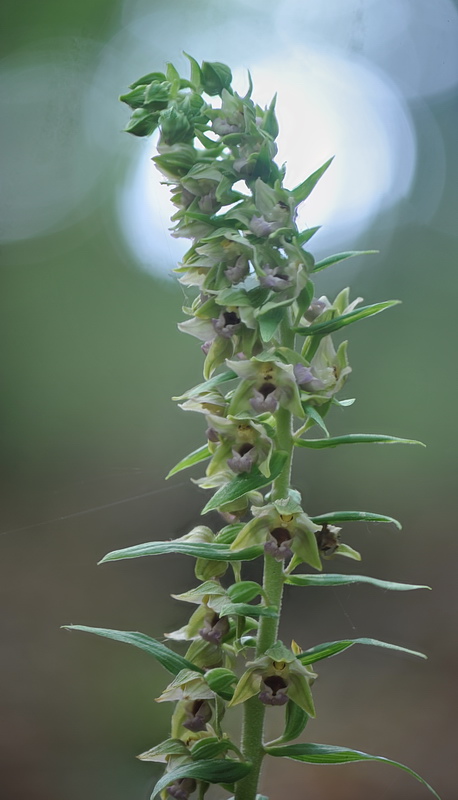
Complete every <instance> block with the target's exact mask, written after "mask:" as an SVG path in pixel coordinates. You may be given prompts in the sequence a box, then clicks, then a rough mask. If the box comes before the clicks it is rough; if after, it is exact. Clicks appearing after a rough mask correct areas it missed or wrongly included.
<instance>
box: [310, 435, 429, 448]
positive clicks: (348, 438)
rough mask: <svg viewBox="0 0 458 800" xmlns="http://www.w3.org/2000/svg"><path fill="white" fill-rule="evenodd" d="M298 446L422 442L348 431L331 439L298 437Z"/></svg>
mask: <svg viewBox="0 0 458 800" xmlns="http://www.w3.org/2000/svg"><path fill="white" fill-rule="evenodd" d="M294 444H296V445H297V446H298V447H313V448H315V449H316V450H321V449H322V448H323V447H338V446H339V445H340V444H421V446H422V447H425V445H424V444H423V442H417V440H416V439H400V438H399V437H398V436H387V435H385V434H383V433H347V434H346V435H345V436H331V437H330V438H329V439H296V441H295V442H294Z"/></svg>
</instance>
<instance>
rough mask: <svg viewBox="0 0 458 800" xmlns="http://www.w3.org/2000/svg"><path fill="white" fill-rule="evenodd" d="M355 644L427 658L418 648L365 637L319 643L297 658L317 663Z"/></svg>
mask: <svg viewBox="0 0 458 800" xmlns="http://www.w3.org/2000/svg"><path fill="white" fill-rule="evenodd" d="M354 644H368V645H371V646H372V647H383V648H386V649H388V650H399V651H400V652H401V653H408V655H411V656H417V657H418V658H426V656H425V655H424V653H419V652H418V651H417V650H409V649H408V648H407V647H400V646H399V645H397V644H389V643H387V642H380V641H378V639H364V638H363V639H342V640H341V641H337V642H325V643H324V644H318V645H316V647H311V648H309V649H308V650H304V652H303V653H299V655H298V656H297V658H298V659H299V661H300V662H301V663H302V664H315V663H316V662H317V661H321V660H322V659H323V658H331V657H332V656H335V655H337V653H341V652H342V651H343V650H347V649H348V648H349V647H353V645H354Z"/></svg>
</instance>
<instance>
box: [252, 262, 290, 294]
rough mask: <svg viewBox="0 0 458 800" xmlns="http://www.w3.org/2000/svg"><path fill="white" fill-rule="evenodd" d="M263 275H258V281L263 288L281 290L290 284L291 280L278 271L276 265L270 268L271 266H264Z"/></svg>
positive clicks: (274, 290) (287, 287)
mask: <svg viewBox="0 0 458 800" xmlns="http://www.w3.org/2000/svg"><path fill="white" fill-rule="evenodd" d="M264 272H265V275H261V276H260V277H259V283H260V285H261V286H263V287H264V288H265V289H271V290H272V291H273V292H282V291H284V290H285V289H289V288H290V286H292V281H291V279H290V278H289V277H288V275H284V274H283V273H281V272H279V269H278V267H276V268H275V269H272V268H271V267H267V266H266V267H264Z"/></svg>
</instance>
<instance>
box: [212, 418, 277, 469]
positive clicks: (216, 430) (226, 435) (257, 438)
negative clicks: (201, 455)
mask: <svg viewBox="0 0 458 800" xmlns="http://www.w3.org/2000/svg"><path fill="white" fill-rule="evenodd" d="M207 422H208V426H209V428H208V431H207V436H208V435H209V432H210V436H211V441H213V442H216V441H220V444H218V445H217V447H216V450H215V453H214V456H213V458H212V460H211V461H210V464H209V465H208V468H207V475H214V474H215V473H216V472H218V471H219V470H220V469H221V468H224V467H225V466H226V465H227V466H228V467H229V468H230V469H231V470H232V472H235V473H236V474H240V473H242V472H250V470H251V468H252V467H253V465H254V464H257V465H258V467H259V469H260V470H261V472H262V473H263V475H265V476H266V477H269V475H270V470H269V461H270V456H271V454H272V449H273V442H272V439H270V438H269V437H268V436H267V434H266V431H265V428H264V426H263V425H261V424H259V423H256V422H254V421H253V420H251V419H239V418H237V419H235V418H234V417H230V416H229V417H227V418H225V417H220V416H215V415H212V414H209V415H208V416H207ZM215 434H216V436H215ZM209 438H210V437H209Z"/></svg>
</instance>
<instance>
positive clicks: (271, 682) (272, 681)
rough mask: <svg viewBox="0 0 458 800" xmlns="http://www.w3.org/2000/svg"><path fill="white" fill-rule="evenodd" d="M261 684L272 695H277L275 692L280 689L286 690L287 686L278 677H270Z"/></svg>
mask: <svg viewBox="0 0 458 800" xmlns="http://www.w3.org/2000/svg"><path fill="white" fill-rule="evenodd" d="M263 682H264V683H265V685H266V686H268V687H269V689H270V690H271V692H272V694H273V695H275V694H277V692H278V691H280V690H281V689H286V687H287V686H288V684H287V683H286V681H285V680H284V679H283V678H281V677H280V675H271V676H270V677H269V678H264V681H263Z"/></svg>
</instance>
